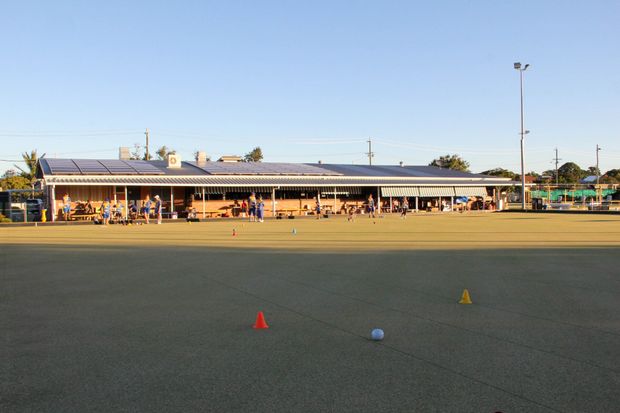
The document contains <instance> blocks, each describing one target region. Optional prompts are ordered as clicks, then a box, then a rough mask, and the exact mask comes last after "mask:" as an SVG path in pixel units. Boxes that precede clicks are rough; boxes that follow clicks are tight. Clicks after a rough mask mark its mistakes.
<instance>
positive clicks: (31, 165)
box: [14, 149, 45, 185]
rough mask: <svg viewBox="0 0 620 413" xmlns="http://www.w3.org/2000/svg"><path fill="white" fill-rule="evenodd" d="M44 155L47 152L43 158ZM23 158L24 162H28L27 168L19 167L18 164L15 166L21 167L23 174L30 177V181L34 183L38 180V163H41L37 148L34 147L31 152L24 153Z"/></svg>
mask: <svg viewBox="0 0 620 413" xmlns="http://www.w3.org/2000/svg"><path fill="white" fill-rule="evenodd" d="M44 156H45V154H43V155H41V158H43V157H44ZM22 159H23V160H24V163H25V164H26V168H25V169H24V168H21V167H19V166H18V165H14V166H15V167H16V168H17V169H19V171H20V172H21V176H23V177H24V178H26V179H28V181H29V182H30V184H31V185H32V184H34V183H35V181H36V180H37V165H38V163H39V157H38V155H37V150H36V149H33V150H31V151H30V153H28V152H24V153H22Z"/></svg>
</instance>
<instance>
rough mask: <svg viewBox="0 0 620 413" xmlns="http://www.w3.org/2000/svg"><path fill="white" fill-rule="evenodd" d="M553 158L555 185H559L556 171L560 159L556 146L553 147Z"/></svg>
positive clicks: (558, 176)
mask: <svg viewBox="0 0 620 413" xmlns="http://www.w3.org/2000/svg"><path fill="white" fill-rule="evenodd" d="M553 160H554V161H555V186H559V185H560V175H559V173H558V162H559V161H561V160H562V159H561V158H558V148H555V158H553Z"/></svg>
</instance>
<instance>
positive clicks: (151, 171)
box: [125, 161, 165, 175]
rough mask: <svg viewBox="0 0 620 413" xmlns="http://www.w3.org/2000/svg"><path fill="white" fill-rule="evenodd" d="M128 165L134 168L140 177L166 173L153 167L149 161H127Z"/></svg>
mask: <svg viewBox="0 0 620 413" xmlns="http://www.w3.org/2000/svg"><path fill="white" fill-rule="evenodd" d="M125 162H126V163H127V164H128V165H130V166H131V167H132V168H134V169H135V170H136V171H137V172H138V173H139V174H140V175H163V174H165V172H164V171H162V170H161V169H159V168H157V167H156V166H154V165H151V164H150V163H148V162H147V161H125Z"/></svg>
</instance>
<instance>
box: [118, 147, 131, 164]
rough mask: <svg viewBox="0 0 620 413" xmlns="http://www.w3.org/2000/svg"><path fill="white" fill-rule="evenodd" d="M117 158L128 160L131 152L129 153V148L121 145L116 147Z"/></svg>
mask: <svg viewBox="0 0 620 413" xmlns="http://www.w3.org/2000/svg"><path fill="white" fill-rule="evenodd" d="M118 159H120V160H121V161H128V160H130V159H131V153H129V148H127V147H126V146H121V147H120V148H118Z"/></svg>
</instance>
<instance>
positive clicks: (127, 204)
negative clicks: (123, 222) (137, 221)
mask: <svg viewBox="0 0 620 413" xmlns="http://www.w3.org/2000/svg"><path fill="white" fill-rule="evenodd" d="M128 218H129V199H127V186H125V219H128Z"/></svg>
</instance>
